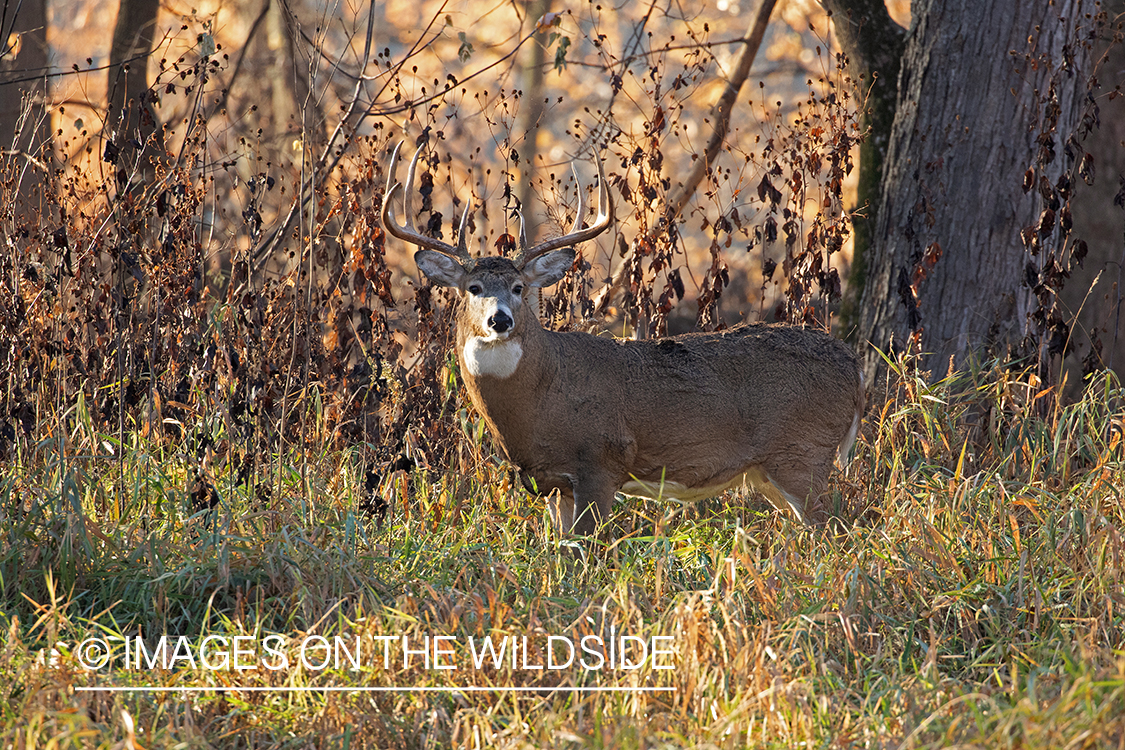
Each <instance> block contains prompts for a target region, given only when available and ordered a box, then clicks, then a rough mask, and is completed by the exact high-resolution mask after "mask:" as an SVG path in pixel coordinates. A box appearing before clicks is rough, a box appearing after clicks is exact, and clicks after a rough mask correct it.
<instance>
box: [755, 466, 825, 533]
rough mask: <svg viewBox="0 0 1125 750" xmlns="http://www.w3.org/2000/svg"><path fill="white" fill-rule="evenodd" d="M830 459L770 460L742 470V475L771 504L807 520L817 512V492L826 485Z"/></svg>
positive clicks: (821, 491)
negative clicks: (756, 466) (763, 464)
mask: <svg viewBox="0 0 1125 750" xmlns="http://www.w3.org/2000/svg"><path fill="white" fill-rule="evenodd" d="M831 461H832V459H831V457H829V458H828V459H826V460H824V461H809V460H803V459H794V460H790V461H785V462H780V461H777V462H770V463H768V464H767V465H765V466H763V467H760V468H757V469H752V470H751V471H748V472H746V478H747V479H748V480H749V481H750V483H751V484H753V485H754V488H755V489H757V490H758V491H759V492H761V493H762V494H763V495H765V496H766V499H767V500H769V501H770V504H771V505H773V507H775V508H777V509H778V510H780V511H782V512H784V511H789V512H791V513H793V515H795V516H796V517H797V520H799V521H801V522H802V523H806V524H810V523H812V522H813V520H814V518H813V517H814V516H816V515H817V513H816V510H817V509H818V507H819V500H820V496H821V494H823V493H824V490H825V489H826V488H827V486H828V473H829V468H830V467H831Z"/></svg>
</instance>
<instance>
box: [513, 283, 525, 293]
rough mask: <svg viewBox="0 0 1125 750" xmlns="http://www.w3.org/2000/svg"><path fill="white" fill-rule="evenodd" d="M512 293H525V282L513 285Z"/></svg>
mask: <svg viewBox="0 0 1125 750" xmlns="http://www.w3.org/2000/svg"><path fill="white" fill-rule="evenodd" d="M512 294H523V284H516V285H515V286H513V287H512Z"/></svg>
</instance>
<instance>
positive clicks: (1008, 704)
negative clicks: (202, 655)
mask: <svg viewBox="0 0 1125 750" xmlns="http://www.w3.org/2000/svg"><path fill="white" fill-rule="evenodd" d="M891 382H892V383H893V387H890V388H888V389H887V390H886V392H885V394H884V397H883V400H881V401H880V400H876V404H875V406H874V407H873V408H872V410H871V411H870V412H869V415H868V419H867V422H866V425H865V430H864V436H863V439H862V440H861V442H860V443H859V447H858V452H857V455H856V459H855V461H854V462H853V464H852V467H851V469H850V471H849V473H848V474H847V476H840V477H838V481H836V482H835V483H834V485H833V488H834V489H833V498H832V502H833V503H834V510H835V515H836V517H835V518H834V519H833V521H832V522H831V523H829V524H828V525H827V526H825V527H823V528H819V529H812V530H809V529H804V528H799V527H797V526H795V525H794V524H792V523H791V522H790V521H788V520H787V519H784V518H781V517H779V516H778V515H777V514H776V513H774V512H772V511H770V510H768V509H767V508H766V507H765V506H764V504H762V503H759V502H757V501H756V500H754V499H753V498H743V497H741V496H738V495H731V496H728V497H726V498H721V499H717V500H714V501H709V502H707V503H702V504H699V505H696V506H689V507H680V506H676V505H674V504H672V503H656V502H640V501H633V500H630V501H628V502H622V503H621V504H619V506H618V508H619V510H620V513H619V514H618V517H617V519H616V522H617V523H618V525H619V527H620V528H621V529H622V530H623V535H622V537H621V538H620V540H619V541H618V542H616V543H615V544H613V545H611V546H610V547H609V548H608V549H607V550H606V551H605V552H604V553H603V554H602V555H601V557H599V558H596V559H589V560H587V561H585V562H583V561H581V560H579V559H576V558H575V557H574V556H573V555H567V554H559V551H558V550H557V548H556V547H555V544H554V542H553V541H552V540H550V539H548V531H547V528H548V527H547V525H546V520H545V510H544V507H543V505H542V503H541V502H539V501H535V500H532V499H529V498H528V497H527V496H525V495H523V494H521V493H519V492H516V491H515V490H513V489H512V488H511V485H510V481H509V479H510V477H509V475H508V473H507V471H506V470H505V469H504V468H503V467H497V466H495V465H493V464H492V463H489V462H481V463H477V464H476V465H474V466H473V467H472V468H471V475H470V476H458V477H453V476H447V477H435V476H428V475H426V474H424V473H419V474H417V475H416V476H415V477H414V481H413V487H414V491H413V493H412V497H411V498H410V499H409V500H408V502H407V503H406V504H403V503H401V502H397V503H396V504H395V507H394V509H393V510H392V513H391V516H390V518H389V519H388V521H387V522H386V523H385V524H384V525H383V526H382V527H378V526H377V525H376V524H375V523H374V522H373V521H371V520H370V519H368V518H367V517H365V516H364V515H363V514H361V513H359V512H357V510H356V508H357V504H358V500H359V498H358V497H357V496H356V495H355V494H354V493H355V492H356V489H355V488H356V487H357V485H358V483H357V482H356V481H355V480H354V478H353V477H350V476H349V475H348V471H349V469H348V466H349V465H350V462H349V459H348V456H346V455H343V456H341V455H323V456H319V457H314V458H313V460H312V461H311V462H310V466H311V467H312V469H313V470H312V471H311V472H310V473H309V474H308V479H307V483H306V484H304V485H302V484H300V480H299V475H298V474H297V473H296V472H284V471H283V472H282V474H283V475H284V476H288V477H289V480H287V481H288V482H289V483H288V484H285V485H284V488H283V492H282V493H281V494H280V495H276V496H275V498H274V499H273V500H271V501H269V502H268V503H267V504H266V505H261V504H256V503H255V501H251V500H250V499H248V498H247V497H246V494H245V492H244V490H243V489H242V488H240V487H233V486H229V484H227V485H224V484H223V478H222V477H220V478H219V479H220V481H219V482H218V483H217V488H218V489H219V494H220V496H221V498H222V500H221V503H220V505H219V507H218V509H217V511H216V513H215V515H214V516H213V517H210V516H208V515H207V514H206V513H200V514H197V515H195V516H190V517H189V515H188V512H187V511H186V510H185V509H186V507H187V499H186V498H185V494H184V493H185V488H186V486H187V484H188V483H187V481H186V476H185V473H184V470H183V469H182V468H179V467H178V463H179V462H178V461H177V460H176V458H175V457H161V456H153V455H148V454H147V453H146V452H145V451H146V449H145V447H144V446H143V445H142V446H138V447H136V448H134V449H133V450H132V451H131V452H130V453H129V454H128V460H127V461H125V462H124V463H123V464H120V465H119V464H117V463H116V462H107V461H106V460H105V459H104V458H98V457H96V456H91V455H71V456H67V457H66V459H67V460H66V461H65V463H63V462H60V461H59V460H58V455H57V451H56V450H53V449H52V447H51V446H50V445H43V446H41V447H40V450H39V451H38V452H36V453H35V454H33V455H26V456H23V457H21V459H20V460H19V461H18V462H17V464H16V465H14V466H10V467H9V468H8V469H7V470H6V472H5V473H4V476H3V484H2V485H0V487H2V491H0V514H2V515H0V533H2V534H3V537H2V539H3V542H2V545H3V546H2V556H0V582H2V600H0V601H2V602H3V603H2V605H0V607H2V617H3V621H2V622H0V626H2V627H3V628H4V632H6V633H7V634H8V635H7V637H6V639H5V641H4V646H3V651H2V653H0V671H2V674H3V675H4V679H3V680H2V681H0V706H2V708H0V712H2V713H0V715H2V717H3V718H2V723H0V736H2V737H3V741H4V746H11V747H16V746H19V747H31V746H56V747H111V746H112V747H129V746H134V747H146V748H152V747H171V746H240V747H447V746H453V747H614V748H616V747H724V748H725V747H732V748H733V747H747V746H749V747H797V746H808V747H895V748H923V747H949V746H966V747H1021V748H1058V747H1106V748H1110V747H1120V746H1121V743H1122V742H1125V651H1123V645H1122V644H1123V634H1125V620H1123V614H1122V613H1123V612H1125V591H1123V586H1122V576H1123V568H1122V565H1123V562H1122V556H1123V552H1125V549H1123V545H1122V532H1123V530H1125V510H1123V499H1122V493H1123V488H1125V463H1123V455H1122V453H1123V450H1122V445H1121V443H1122V422H1121V411H1120V406H1121V400H1122V396H1123V394H1122V391H1121V390H1120V389H1119V388H1117V387H1116V386H1115V385H1114V384H1113V383H1112V382H1111V381H1110V382H1106V381H1101V382H1098V383H1095V384H1092V385H1091V387H1090V388H1089V390H1088V391H1087V395H1086V397H1085V398H1084V399H1083V400H1082V401H1081V402H1079V403H1077V404H1074V405H1072V406H1069V407H1066V408H1051V409H1047V408H1045V404H1046V403H1047V400H1048V398H1049V395H1048V396H1043V395H1041V394H1040V393H1039V390H1040V389H1037V388H1035V387H1032V386H1030V385H1029V384H1028V383H1027V382H1026V380H1021V379H1018V378H1013V377H1009V376H1005V375H1002V374H997V373H995V372H992V373H984V374H979V375H975V376H964V377H962V378H960V379H958V380H948V381H945V382H943V383H939V384H937V385H935V386H928V385H926V383H925V381H923V380H921V379H918V378H915V377H914V376H912V375H910V374H909V373H906V372H900V373H899V374H898V375H896V376H894V377H892V380H891ZM1044 411H1045V412H1047V413H1046V414H1045V415H1041V414H1040V412H1044ZM157 458H161V459H163V460H161V461H160V462H155V461H154V460H153V459H157ZM276 460H277V461H284V460H286V459H276ZM287 460H288V461H289V462H290V463H293V464H294V465H295V464H296V460H295V459H293V458H292V457H289V458H288V459H287ZM226 481H228V482H229V481H233V480H230V479H229V478H226ZM119 488H124V489H125V492H124V498H125V499H124V507H123V509H122V512H121V513H120V516H119V518H118V519H117V520H113V519H112V518H111V517H110V516H111V514H110V512H109V510H110V503H109V502H108V501H107V498H112V497H115V496H116V495H117V491H118V489H119ZM384 489H386V488H384ZM611 628H612V629H613V633H614V634H618V635H619V634H621V633H627V634H629V635H631V636H637V637H641V638H644V639H649V638H651V637H652V636H654V635H660V636H667V637H668V639H667V640H665V641H662V642H661V641H658V643H663V644H665V645H666V646H667V647H668V648H670V649H671V650H672V651H674V656H667V657H664V656H662V657H661V658H660V659H658V660H657V661H656V664H654V663H653V662H652V660H651V659H650V660H649V662H648V663H647V664H645V665H644V666H642V667H640V668H638V669H635V670H622V669H612V670H611V669H608V668H602V669H585V668H583V667H582V666H580V665H579V664H578V663H574V664H571V665H570V666H568V667H566V668H564V669H557V670H546V669H542V670H537V669H533V668H531V667H532V666H534V665H536V664H544V659H545V658H546V654H545V653H544V649H545V645H546V641H547V637H548V636H556V638H557V637H560V636H561V637H567V638H570V639H571V640H572V642H574V643H576V644H579V643H581V641H580V639H581V638H582V637H583V636H586V635H602V636H605V635H607V634H608V633H609V632H610V629H611ZM138 634H139V635H142V636H144V638H145V643H146V646H147V648H149V649H153V650H154V649H155V645H156V643H157V638H158V637H159V636H160V635H168V636H179V635H184V636H187V637H188V641H190V649H189V650H196V649H198V647H199V646H200V645H201V642H202V640H203V639H204V638H205V637H207V636H226V637H234V636H237V635H241V636H245V637H248V638H251V639H255V640H254V641H253V643H255V644H260V643H261V642H262V639H264V638H265V637H266V636H267V635H269V634H276V635H279V636H284V637H286V638H287V639H289V641H288V644H287V645H286V646H285V647H279V649H278V650H279V651H281V652H284V653H286V654H287V656H289V657H290V658H291V663H290V665H289V666H288V667H285V668H281V669H271V668H269V666H268V665H266V663H265V662H264V661H263V660H262V659H259V658H257V657H254V658H249V659H247V661H248V662H250V663H252V665H253V667H254V668H252V669H247V670H233V669H206V668H204V667H203V666H202V665H201V664H200V665H198V667H197V668H194V669H193V668H191V666H190V664H189V663H188V662H186V661H184V659H183V658H181V659H180V661H178V662H176V663H175V664H174V668H173V669H161V668H151V669H150V668H148V667H147V666H142V668H140V669H137V668H135V665H134V666H132V667H131V668H128V669H127V668H124V667H123V666H122V664H121V658H122V656H121V650H120V649H121V646H120V644H121V639H122V638H124V637H125V636H129V637H135V636H137V635H138ZM311 635H315V636H324V637H326V638H328V639H333V638H335V637H336V636H341V637H342V638H343V640H344V642H345V643H346V644H354V642H355V639H356V638H359V639H360V643H361V644H364V656H363V658H362V664H361V668H360V669H351V668H350V665H349V663H348V662H347V661H344V662H343V663H342V664H341V666H340V668H335V667H333V666H330V667H328V668H324V669H320V668H317V667H318V666H319V665H318V664H315V663H314V664H311V665H309V666H301V665H300V664H299V663H298V662H299V654H298V651H297V642H299V641H301V639H303V638H305V637H307V636H311ZM486 635H487V636H491V637H492V638H494V639H499V638H504V637H512V636H514V637H516V639H517V641H516V642H517V643H519V644H520V645H521V648H522V639H523V638H524V637H527V638H528V644H529V651H528V652H527V654H524V653H522V651H521V653H520V658H519V659H518V660H517V663H516V664H514V665H513V664H512V663H511V661H510V660H505V661H504V662H503V663H501V664H500V665H499V666H497V665H494V664H486V665H485V666H483V667H482V668H480V669H477V668H475V667H474V665H473V655H472V653H471V648H470V646H469V641H470V638H472V639H475V640H474V641H473V643H474V644H476V645H477V646H479V639H481V638H483V637H484V636H486ZM384 636H393V637H394V638H396V639H401V638H402V637H404V636H405V637H407V638H408V639H410V640H409V643H410V644H411V647H414V646H416V645H418V644H420V643H422V642H423V639H424V638H425V637H426V636H430V637H434V636H445V637H447V640H445V641H439V642H438V643H439V648H442V649H446V648H448V649H449V650H450V653H449V654H442V655H440V656H439V658H441V659H442V660H445V661H447V662H448V663H451V664H456V665H457V669H451V670H439V669H436V668H435V666H434V664H430V668H428V669H427V668H426V665H425V664H423V663H422V657H421V656H419V655H414V656H412V657H411V662H410V664H409V666H407V667H404V665H403V664H402V662H401V659H402V654H401V649H400V643H399V642H398V641H396V642H394V643H390V642H388V643H389V644H390V645H388V646H387V648H388V649H389V653H390V657H391V658H390V663H389V668H388V665H387V664H385V663H384V652H383V650H382V649H383V646H382V645H381V644H383V642H384V641H381V640H378V638H380V637H384ZM91 637H98V638H103V639H105V640H106V641H107V642H110V643H111V644H114V647H115V648H116V649H117V651H116V652H115V658H116V661H115V666H111V667H106V668H103V669H101V670H98V671H88V670H85V669H83V668H82V666H81V664H80V659H79V656H80V654H79V653H78V644H79V643H81V642H83V641H84V640H85V639H87V638H91ZM246 642H247V643H249V642H250V641H246ZM134 643H135V641H134ZM431 643H432V642H431ZM588 643H591V644H593V643H594V642H592V641H590V642H588ZM560 644H561V641H557V640H556V641H555V643H554V645H556V646H558V645H560ZM52 649H55V650H54V651H52ZM194 652H195V653H198V652H197V651H194ZM309 653H310V658H311V659H312V660H313V661H314V662H315V661H317V660H318V659H319V658H320V656H323V654H324V652H323V650H320V651H316V650H315V649H314V650H313V651H310V652H309ZM555 653H556V654H557V653H558V652H555ZM631 653H633V654H636V652H635V651H633V652H631ZM579 655H583V656H588V662H587V663H588V664H590V665H593V664H594V663H595V661H594V657H593V656H592V655H587V654H579ZM606 656H608V654H607V655H606ZM525 658H526V660H527V666H526V667H525V664H524V661H523V660H524V659H525ZM215 660H217V658H216V659H213V661H215ZM556 661H559V660H558V659H556ZM277 663H280V656H278V657H277V658H276V659H275V660H274V665H275V666H276V664H277ZM656 665H661V666H664V665H667V666H671V667H672V668H671V669H656V668H654V666H656ZM91 686H100V687H116V688H123V687H161V688H170V687H174V688H191V689H195V690H196V691H197V692H190V693H167V692H133V693H124V692H113V693H111V692H84V691H81V690H80V689H81V688H87V687H91ZM469 686H472V687H476V688H479V690H477V691H467V690H458V689H457V688H465V687H469ZM642 686H643V687H649V688H654V687H655V688H670V690H665V691H660V692H657V691H650V692H641V691H638V690H636V689H635V688H638V687H642ZM513 687H518V688H524V689H525V691H524V692H505V691H504V690H502V689H501V688H513ZM558 687H583V688H610V687H612V688H623V690H621V691H620V692H566V691H562V690H557V689H553V688H558ZM247 688H259V689H261V688H271V689H273V690H275V692H267V691H259V692H251V691H248V690H247ZM279 688H287V689H300V690H306V691H305V692H279V691H276V690H277V689H279ZM351 688H383V689H386V688H394V690H386V691H384V692H373V691H368V692H349V689H351ZM419 688H426V689H429V691H418V689H419ZM434 688H440V690H433V689H434ZM310 689H311V690H310ZM404 689H411V690H414V692H407V691H406V690H404Z"/></svg>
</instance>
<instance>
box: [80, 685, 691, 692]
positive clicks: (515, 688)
mask: <svg viewBox="0 0 1125 750" xmlns="http://www.w3.org/2000/svg"><path fill="white" fill-rule="evenodd" d="M74 689H75V691H77V692H83V693H92V692H103V693H208V692H216V693H217V692H220V691H226V690H232V691H242V692H247V693H543V692H564V693H669V692H671V693H674V692H676V691H677V688H674V687H617V686H610V687H578V686H574V685H558V686H552V685H541V686H527V685H511V686H497V687H488V686H481V685H466V686H464V687H457V686H450V687H394V686H391V687H363V686H357V687H343V686H332V687H285V686H280V687H270V686H261V685H258V686H241V685H215V686H211V687H161V686H158V685H152V686H140V687H109V686H106V687H102V686H98V685H94V686H89V687H79V686H76V687H75V688H74Z"/></svg>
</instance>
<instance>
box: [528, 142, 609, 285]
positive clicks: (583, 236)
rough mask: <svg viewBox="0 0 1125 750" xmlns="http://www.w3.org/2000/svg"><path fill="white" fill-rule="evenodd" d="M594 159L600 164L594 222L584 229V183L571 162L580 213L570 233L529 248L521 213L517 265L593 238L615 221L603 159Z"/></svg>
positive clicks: (575, 218)
mask: <svg viewBox="0 0 1125 750" xmlns="http://www.w3.org/2000/svg"><path fill="white" fill-rule="evenodd" d="M594 161H595V163H596V164H597V165H598V216H597V218H596V219H594V223H593V224H592V225H591V226H589V227H587V228H586V229H582V217H583V215H584V214H585V212H586V206H585V204H584V202H583V200H582V198H583V190H582V183H581V182H580V181H579V180H578V170H577V169H575V167H574V165H573V164H571V169H573V170H574V180H575V182H577V183H578V213H577V214H575V216H574V226H573V227H571V228H570V232H569V233H568V234H564V235H563V236H562V237H554V238H552V239H549V240H546V241H545V242H540V243H539V244H538V245H536V246H535V247H533V248H530V249H529V248H528V247H527V234H526V233H525V232H524V224H523V214H522V213H521V214H520V252H519V254H518V255H517V256H516V258H515V263H516V265H517V266H520V267H521V268H522V267H523V266H524V265H525V264H526V263H527V262H528V261H530V260H532V259H533V258H537V257H539V256H540V255H542V254H544V253H548V252H550V251H552V250H556V249H558V248H560V247H568V246H570V245H577V244H578V243H579V242H585V241H586V240H590V239H593V238H594V237H597V236H598V235H599V234H601V233H602V232H604V231H605V230H606V229H607V228H608V227H609V225H610V224H612V223H613V200H612V199H611V198H610V196H609V185H608V183H607V182H606V179H605V172H604V171H603V170H602V160H601V159H598V158H596V157H595V158H594Z"/></svg>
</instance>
